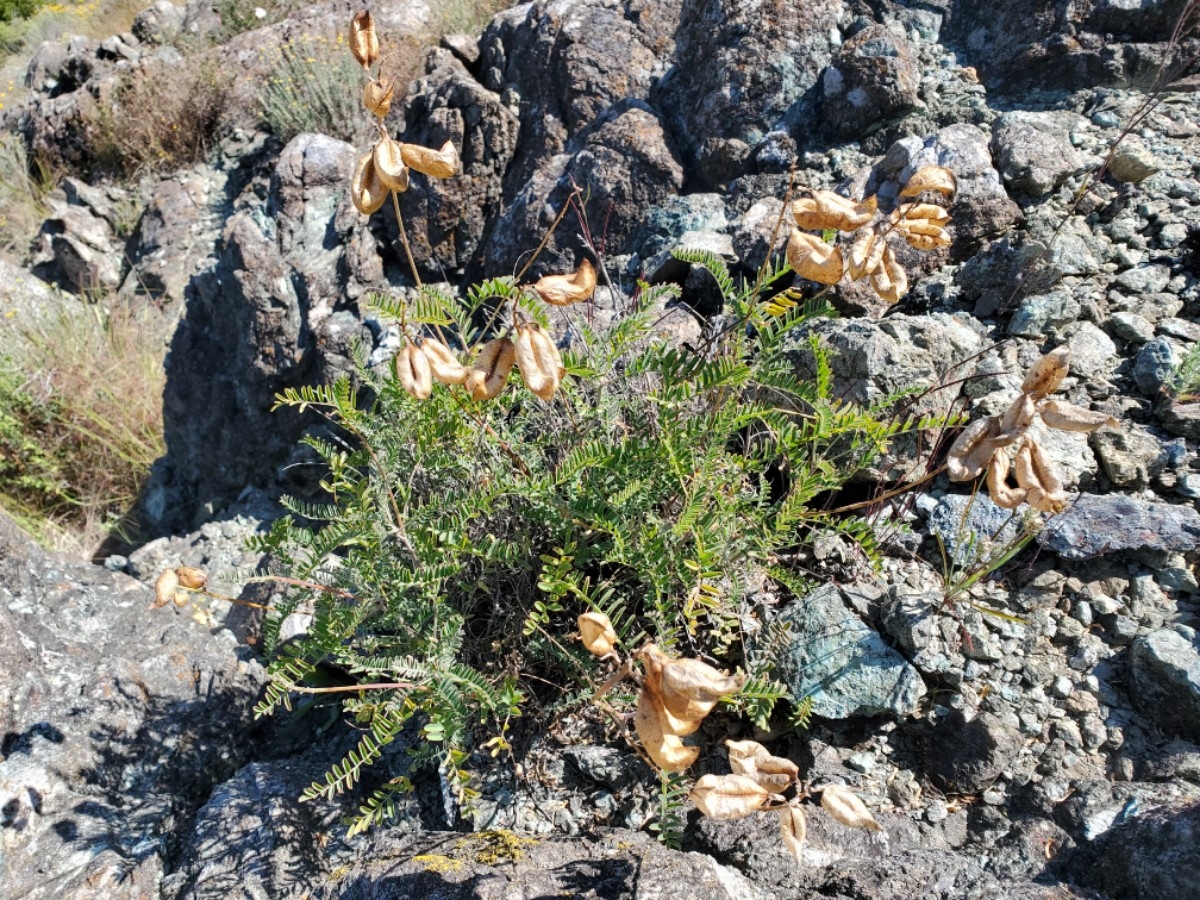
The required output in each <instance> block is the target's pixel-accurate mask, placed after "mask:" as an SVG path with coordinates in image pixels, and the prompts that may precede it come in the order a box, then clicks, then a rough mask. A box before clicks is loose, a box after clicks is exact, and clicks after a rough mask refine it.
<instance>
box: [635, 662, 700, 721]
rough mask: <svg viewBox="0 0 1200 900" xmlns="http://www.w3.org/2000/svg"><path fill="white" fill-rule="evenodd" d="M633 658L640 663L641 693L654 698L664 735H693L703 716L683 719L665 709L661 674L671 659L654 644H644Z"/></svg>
mask: <svg viewBox="0 0 1200 900" xmlns="http://www.w3.org/2000/svg"><path fill="white" fill-rule="evenodd" d="M633 655H634V658H635V659H638V660H640V661H641V663H642V668H643V670H644V677H643V679H642V692H643V693H644V694H649V695H650V696H651V697H653V698H654V708H655V710H656V714H657V715H658V719H659V724H660V727H661V728H662V731H663V732H664V733H665V734H671V735H675V736H676V737H686V736H687V735H689V734H694V733H695V732H696V730H697V729H698V728H699V727H700V723H701V722H702V721H703V720H704V716H692V717H683V716H676V715H674V714H673V713H672V712H671V711H670V710H669V709H667V707H666V704H665V702H664V701H663V683H662V682H663V672H664V670H665V669H666V667H667V664H668V663H670V662H671V657H669V656H667V655H666V654H665V653H663V652H662V651H661V650H659V649H658V647H656V646H654V644H646V645H645V646H643V647H641V648H640V649H638V650H637V651H635V652H634V654H633Z"/></svg>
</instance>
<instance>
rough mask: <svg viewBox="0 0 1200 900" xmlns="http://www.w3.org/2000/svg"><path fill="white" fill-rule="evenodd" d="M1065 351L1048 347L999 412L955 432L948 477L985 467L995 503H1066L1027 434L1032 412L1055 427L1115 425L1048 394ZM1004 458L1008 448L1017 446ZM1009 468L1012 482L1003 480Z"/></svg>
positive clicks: (1053, 507) (1051, 466)
mask: <svg viewBox="0 0 1200 900" xmlns="http://www.w3.org/2000/svg"><path fill="white" fill-rule="evenodd" d="M1069 363H1070V352H1069V351H1068V350H1067V348H1066V347H1059V348H1058V349H1057V350H1052V351H1051V352H1049V353H1047V354H1046V355H1045V356H1043V357H1042V358H1041V359H1039V360H1038V361H1037V362H1036V363H1034V364H1033V366H1032V367H1031V368H1030V370H1029V372H1028V374H1027V375H1026V376H1025V380H1024V381H1023V382H1022V383H1021V393H1020V395H1019V396H1018V397H1017V399H1016V400H1014V401H1013V403H1012V405H1011V406H1010V407H1009V408H1008V409H1007V410H1006V411H1005V412H1004V413H1003V415H997V416H988V417H987V418H983V419H976V420H975V421H974V422H972V423H971V424H970V425H968V426H967V427H966V428H965V429H963V431H962V433H961V434H960V435H959V436H958V439H957V440H956V441H955V442H954V444H953V446H952V447H951V448H950V456H949V459H948V460H947V468H948V470H949V475H950V480H951V481H970V480H971V479H973V478H978V477H979V476H980V474H982V473H983V472H984V471H985V470H986V471H987V485H988V493H989V494H990V495H991V498H992V500H993V501H994V502H995V503H996V505H997V506H1002V507H1004V508H1005V509H1015V508H1016V507H1017V506H1018V505H1020V504H1021V503H1028V504H1029V505H1030V506H1032V507H1033V508H1034V509H1038V510H1041V511H1042V512H1048V513H1060V512H1062V511H1063V510H1064V509H1065V508H1066V506H1067V499H1068V498H1067V494H1066V492H1065V491H1064V490H1063V480H1062V475H1061V474H1060V472H1059V469H1058V466H1057V464H1056V463H1055V462H1054V460H1052V459H1051V458H1050V456H1049V454H1047V453H1046V451H1045V450H1044V449H1043V448H1042V447H1041V446H1040V445H1039V444H1038V443H1037V441H1035V440H1034V439H1033V437H1032V436H1031V435H1030V434H1029V429H1030V426H1032V425H1033V420H1034V418H1035V417H1038V416H1040V417H1041V420H1042V422H1044V423H1045V424H1046V426H1047V427H1048V428H1053V429H1055V430H1057V431H1095V430H1096V429H1098V428H1100V427H1102V426H1104V425H1111V426H1115V425H1116V424H1117V420H1116V419H1114V418H1113V417H1112V416H1110V415H1108V414H1107V413H1099V412H1093V411H1091V410H1088V409H1083V408H1082V407H1079V406H1075V405H1073V404H1071V403H1067V402H1066V401H1063V400H1053V399H1050V396H1049V395H1050V394H1053V393H1054V392H1055V391H1057V390H1058V389H1059V387H1061V386H1062V383H1063V379H1064V378H1066V377H1067V371H1068V367H1069ZM1018 442H1019V444H1020V445H1019V446H1018V447H1017V451H1016V456H1015V457H1014V458H1013V459H1011V460H1010V458H1009V450H1010V448H1012V447H1014V446H1017V445H1018ZM1010 467H1011V469H1012V471H1013V475H1014V476H1015V478H1016V481H1017V486H1016V487H1015V488H1014V487H1012V485H1010V484H1009V481H1008V478H1009V469H1010Z"/></svg>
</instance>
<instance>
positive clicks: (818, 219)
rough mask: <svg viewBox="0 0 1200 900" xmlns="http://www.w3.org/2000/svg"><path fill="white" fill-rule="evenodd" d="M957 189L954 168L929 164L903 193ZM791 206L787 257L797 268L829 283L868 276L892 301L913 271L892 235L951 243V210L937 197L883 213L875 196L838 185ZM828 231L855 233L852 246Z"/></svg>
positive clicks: (917, 242) (920, 243) (919, 243)
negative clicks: (846, 193)
mask: <svg viewBox="0 0 1200 900" xmlns="http://www.w3.org/2000/svg"><path fill="white" fill-rule="evenodd" d="M956 189H957V183H956V182H955V178H954V173H953V172H951V171H950V170H949V169H947V168H944V167H943V166H925V167H924V168H922V169H918V170H917V171H916V172H914V173H913V175H912V177H910V178H909V179H908V181H907V182H906V183H905V185H904V188H903V189H902V190H901V191H900V197H901V198H907V197H919V196H921V195H922V194H934V195H940V196H941V197H943V198H951V197H953V195H954V192H955V190H956ZM791 211H792V218H793V219H794V220H795V227H794V228H792V230H791V236H790V237H789V238H788V243H787V258H788V263H789V264H790V265H791V267H792V268H793V269H795V271H796V272H797V274H799V275H800V276H801V277H802V278H807V279H808V280H810V281H815V282H818V283H819V284H824V285H834V284H838V283H839V282H840V281H842V280H843V279H848V280H850V281H859V280H862V279H866V280H867V281H868V283H869V284H870V285H871V289H872V290H873V291H874V292H875V293H876V294H877V295H878V296H879V297H880V299H882V300H885V301H887V302H888V303H896V302H897V301H899V300H900V298H901V297H903V296H904V295H905V294H906V293H908V275H907V274H906V273H905V271H904V267H903V266H902V265H900V262H899V260H898V259H896V253H895V251H894V250H893V249H892V248H891V247H889V246H888V235H890V234H896V235H898V236H899V237H901V238H903V239H904V240H905V242H907V243H908V244H909V245H910V246H912V247H915V248H917V249H918V250H936V249H937V248H939V247H946V246H949V244H950V235H949V233H948V232H947V231H946V225H947V224H949V222H950V213H949V212H948V211H947V210H946V209H945V208H943V207H941V206H939V205H937V204H936V203H928V202H927V203H903V204H901V205H900V206H898V207H896V209H895V210H893V211H892V213H891V214H890V215H888V216H886V217H881V216H880V215H879V212H878V201H877V200H876V198H875V197H874V196H871V197H867V198H866V199H865V200H862V201H861V202H856V201H854V200H850V199H848V198H846V197H843V196H841V195H840V194H835V193H834V192H833V191H813V192H812V196H811V197H802V198H800V199H799V200H796V201H794V202H793V203H792V207H791ZM810 231H819V232H821V233H822V234H820V235H816V234H809V233H808V232H810ZM828 232H841V233H843V234H848V235H853V236H854V239H853V240H852V242H851V243H850V245H849V249H848V250H847V251H846V252H843V248H842V246H841V245H839V244H837V243H832V242H830V241H827V240H826V239H825V236H824V235H825V234H827V233H828Z"/></svg>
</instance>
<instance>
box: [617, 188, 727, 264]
mask: <svg viewBox="0 0 1200 900" xmlns="http://www.w3.org/2000/svg"><path fill="white" fill-rule="evenodd" d="M727 227H728V221H727V220H726V218H725V204H724V202H723V199H722V197H721V195H719V194H704V193H701V194H685V195H683V196H678V195H672V196H670V197H667V198H666V199H665V200H664V201H663V202H662V203H661V204H659V205H658V206H655V207H653V208H652V209H648V210H646V211H645V213H644V214H643V216H642V223H641V227H640V228H639V230H638V233H637V234H636V235H635V236H634V238H633V241H632V243H633V247H634V249H635V252H636V253H637V254H638V255H639V256H640V257H641V258H642V259H643V260H648V259H651V258H653V257H655V256H656V255H658V254H659V253H663V252H664V251H670V250H672V249H674V248H675V247H676V246H678V245H679V244H680V243H681V239H682V238H683V236H684V235H685V234H687V233H688V232H712V233H717V234H720V233H721V232H723V231H725V230H726V228H727Z"/></svg>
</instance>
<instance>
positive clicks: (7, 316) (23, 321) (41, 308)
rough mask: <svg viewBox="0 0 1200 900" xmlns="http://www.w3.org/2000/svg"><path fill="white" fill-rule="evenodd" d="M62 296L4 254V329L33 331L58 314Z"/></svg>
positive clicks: (0, 283) (0, 318)
mask: <svg viewBox="0 0 1200 900" xmlns="http://www.w3.org/2000/svg"><path fill="white" fill-rule="evenodd" d="M58 309H59V295H58V293H57V292H56V291H55V289H54V288H52V287H51V286H50V285H48V284H46V282H44V281H42V280H41V279H40V278H35V277H34V275H33V273H32V272H30V271H29V270H28V269H23V268H21V267H20V266H16V265H13V264H12V263H11V262H9V261H8V260H6V259H3V258H2V257H0V328H3V327H4V326H8V327H9V328H19V329H22V330H31V329H36V328H39V326H41V327H44V326H47V325H49V324H50V323H51V322H53V321H54V319H55V317H56V316H57V315H58Z"/></svg>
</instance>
